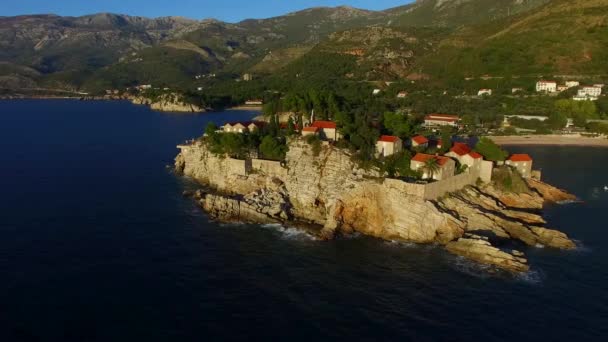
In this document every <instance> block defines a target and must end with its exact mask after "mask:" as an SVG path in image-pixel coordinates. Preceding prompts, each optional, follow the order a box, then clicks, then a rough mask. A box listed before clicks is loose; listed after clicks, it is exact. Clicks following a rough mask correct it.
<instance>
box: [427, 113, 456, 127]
mask: <svg viewBox="0 0 608 342" xmlns="http://www.w3.org/2000/svg"><path fill="white" fill-rule="evenodd" d="M459 120H460V119H459V118H458V115H449V114H429V115H427V116H425V117H424V126H426V127H440V126H452V127H457V126H458V121H459Z"/></svg>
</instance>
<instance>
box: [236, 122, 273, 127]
mask: <svg viewBox="0 0 608 342" xmlns="http://www.w3.org/2000/svg"><path fill="white" fill-rule="evenodd" d="M238 124H241V125H243V126H245V127H248V126H249V125H251V124H254V125H256V126H258V127H262V126H265V125H266V121H235V122H228V123H227V125H230V126H235V125H238Z"/></svg>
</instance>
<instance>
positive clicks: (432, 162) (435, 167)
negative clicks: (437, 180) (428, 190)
mask: <svg viewBox="0 0 608 342" xmlns="http://www.w3.org/2000/svg"><path fill="white" fill-rule="evenodd" d="M440 168H441V166H440V165H439V160H437V158H429V159H427V160H426V161H425V162H424V165H423V166H422V169H423V170H424V171H425V172H426V173H427V174H428V178H429V179H433V176H434V175H435V174H436V173H437V172H438V171H439V169H440Z"/></svg>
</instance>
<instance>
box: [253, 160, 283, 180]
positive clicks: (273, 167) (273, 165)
mask: <svg viewBox="0 0 608 342" xmlns="http://www.w3.org/2000/svg"><path fill="white" fill-rule="evenodd" d="M251 170H253V171H255V172H260V173H262V174H266V175H270V176H273V177H279V178H282V179H285V177H287V169H286V168H284V167H283V166H281V162H278V161H274V160H264V159H251Z"/></svg>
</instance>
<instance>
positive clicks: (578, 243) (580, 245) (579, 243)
mask: <svg viewBox="0 0 608 342" xmlns="http://www.w3.org/2000/svg"><path fill="white" fill-rule="evenodd" d="M572 241H574V244H575V245H576V248H574V251H575V252H581V253H590V252H591V251H592V249H591V248H590V247H587V246H585V244H584V243H583V242H582V241H581V240H572Z"/></svg>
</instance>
